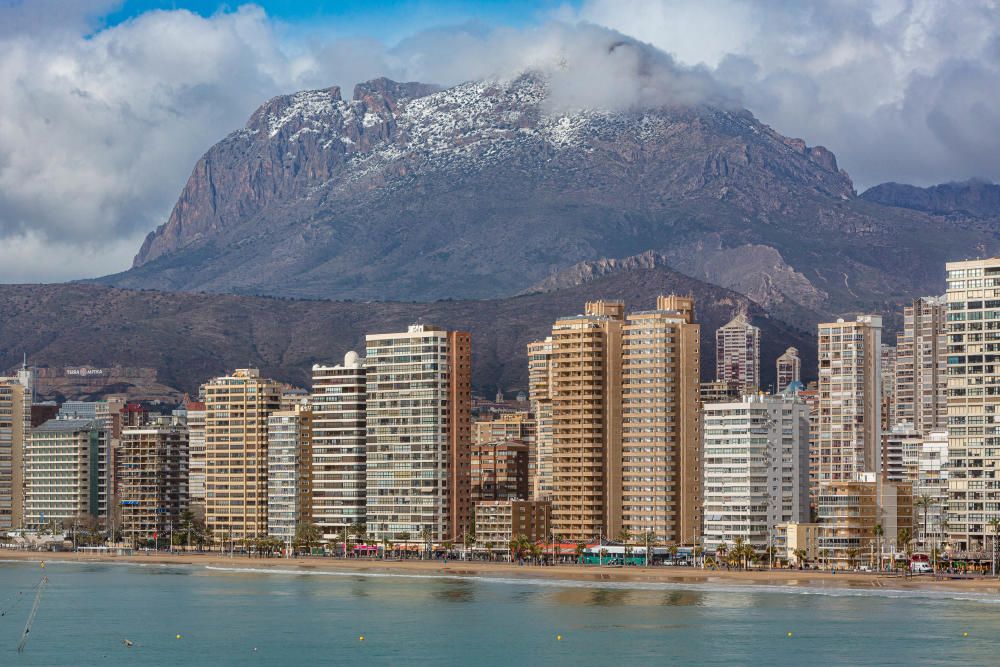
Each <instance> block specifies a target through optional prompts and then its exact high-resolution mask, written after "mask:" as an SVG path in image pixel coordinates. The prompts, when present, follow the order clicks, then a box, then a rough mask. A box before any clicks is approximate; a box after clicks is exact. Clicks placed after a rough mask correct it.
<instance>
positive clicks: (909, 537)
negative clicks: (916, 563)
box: [897, 528, 913, 565]
mask: <svg viewBox="0 0 1000 667" xmlns="http://www.w3.org/2000/svg"><path fill="white" fill-rule="evenodd" d="M897 537H898V538H899V545H900V546H901V547H903V552H904V553H905V554H906V559H907V560H909V559H910V555H911V554H912V553H913V547H912V545H911V544H910V542H912V541H913V533H911V532H910V529H909V528H900V529H899V534H898V535H897ZM907 565H909V564H907Z"/></svg>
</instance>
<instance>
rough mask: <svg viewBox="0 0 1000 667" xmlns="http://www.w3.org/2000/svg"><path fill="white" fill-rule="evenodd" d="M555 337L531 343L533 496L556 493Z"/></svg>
mask: <svg viewBox="0 0 1000 667" xmlns="http://www.w3.org/2000/svg"><path fill="white" fill-rule="evenodd" d="M551 382H552V337H551V336H549V337H547V338H545V339H544V340H537V341H532V342H530V343H528V399H529V401H530V405H531V414H532V415H533V416H534V418H535V447H534V452H533V456H531V459H533V460H530V461H529V463H528V476H529V479H530V481H529V483H530V485H531V497H532V498H535V499H538V498H550V497H551V496H552V399H551V397H550V393H549V390H550V387H551Z"/></svg>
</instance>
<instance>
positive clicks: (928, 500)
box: [913, 493, 937, 545]
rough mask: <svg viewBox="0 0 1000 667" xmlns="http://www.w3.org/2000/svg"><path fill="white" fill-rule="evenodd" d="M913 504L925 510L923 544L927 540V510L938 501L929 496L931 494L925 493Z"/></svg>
mask: <svg viewBox="0 0 1000 667" xmlns="http://www.w3.org/2000/svg"><path fill="white" fill-rule="evenodd" d="M913 504H914V505H916V506H917V507H919V508H920V509H922V510H923V515H924V532H923V539H922V540H920V544H921V545H923V544H924V543H926V542H927V511H928V510H929V509H930V508H931V507H933V506H934V505H936V504H937V501H936V500H934V498H932V497H931V496H929V495H927V494H926V493H925V494H923V495H922V496H920V497H919V498H917V500H916V501H915V502H914V503H913Z"/></svg>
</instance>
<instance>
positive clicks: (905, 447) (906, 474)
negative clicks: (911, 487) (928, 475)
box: [881, 423, 924, 484]
mask: <svg viewBox="0 0 1000 667" xmlns="http://www.w3.org/2000/svg"><path fill="white" fill-rule="evenodd" d="M923 441H924V436H923V434H922V433H921V432H920V431H917V430H915V429H914V428H913V425H912V424H909V423H906V424H896V425H895V426H893V427H892V428H891V429H890V430H888V431H886V432H885V433H883V434H882V468H881V470H882V475H883V476H884V477H885V478H886V479H887V480H889V481H890V482H908V483H909V484H916V482H917V472H918V469H919V460H920V447H921V444H922V443H923Z"/></svg>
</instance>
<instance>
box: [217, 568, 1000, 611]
mask: <svg viewBox="0 0 1000 667" xmlns="http://www.w3.org/2000/svg"><path fill="white" fill-rule="evenodd" d="M204 568H205V569H206V570H214V571H218V572H239V573H254V574H284V575H299V576H333V577H366V578H368V577H370V578H373V579H376V578H378V579H381V578H398V579H439V580H455V579H459V580H465V581H476V582H482V583H488V584H504V585H511V584H514V585H518V584H521V585H528V586H541V587H547V588H587V589H614V590H636V591H693V592H706V593H737V594H743V595H753V594H771V595H820V596H827V597H876V598H890V599H920V600H928V601H938V602H947V601H961V602H978V603H982V604H1000V596H998V595H995V594H991V593H974V592H967V591H942V590H929V589H917V590H904V589H899V588H871V589H869V588H847V587H839V586H831V587H825V586H793V585H778V584H720V583H712V582H687V583H685V582H653V581H581V580H578V579H548V578H545V579H542V578H535V577H524V578H521V577H496V576H489V575H468V574H417V573H395V572H351V571H345V570H296V569H284V568H255V567H224V566H220V565H206V566H204Z"/></svg>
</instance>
